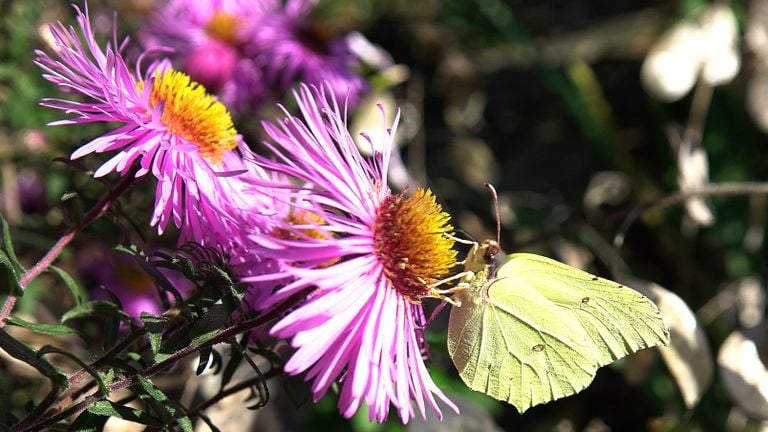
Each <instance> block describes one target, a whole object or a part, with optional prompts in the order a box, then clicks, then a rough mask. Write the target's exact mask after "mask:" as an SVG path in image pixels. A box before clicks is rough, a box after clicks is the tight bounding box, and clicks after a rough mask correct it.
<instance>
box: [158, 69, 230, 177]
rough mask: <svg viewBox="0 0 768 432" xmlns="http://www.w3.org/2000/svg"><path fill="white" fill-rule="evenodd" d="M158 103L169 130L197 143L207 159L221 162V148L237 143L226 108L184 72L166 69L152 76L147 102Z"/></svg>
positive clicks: (164, 122) (227, 148) (222, 150)
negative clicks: (161, 104)
mask: <svg viewBox="0 0 768 432" xmlns="http://www.w3.org/2000/svg"><path fill="white" fill-rule="evenodd" d="M159 103H163V104H164V105H163V114H162V117H161V119H162V122H163V124H164V125H165V126H166V127H167V128H168V130H169V131H171V132H172V133H173V134H175V135H178V136H180V137H182V138H184V139H185V140H187V141H189V142H190V143H192V144H195V145H196V146H197V147H199V148H200V154H201V155H203V157H205V158H206V159H208V160H209V161H210V162H212V163H219V162H221V156H222V153H223V152H225V151H228V150H232V149H234V148H235V147H237V131H236V130H235V127H234V124H233V123H232V117H230V115H229V112H228V111H227V108H226V107H224V105H223V104H222V103H221V102H218V101H217V100H216V99H215V98H214V97H213V96H211V95H209V94H208V93H207V92H206V90H205V87H203V86H202V85H200V84H198V83H196V82H194V81H192V80H191V79H190V78H189V76H187V75H186V74H184V73H182V72H179V71H175V70H167V71H165V72H161V73H158V74H157V75H156V76H155V81H154V84H153V86H152V94H151V96H150V106H151V107H152V108H154V107H155V106H157V104H159Z"/></svg>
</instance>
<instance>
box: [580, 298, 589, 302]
mask: <svg viewBox="0 0 768 432" xmlns="http://www.w3.org/2000/svg"><path fill="white" fill-rule="evenodd" d="M581 302H582V303H584V304H587V303H589V297H584V298H583V299H581Z"/></svg>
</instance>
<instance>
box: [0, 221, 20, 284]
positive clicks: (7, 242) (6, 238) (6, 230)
mask: <svg viewBox="0 0 768 432" xmlns="http://www.w3.org/2000/svg"><path fill="white" fill-rule="evenodd" d="M0 224H2V227H3V250H4V251H5V253H6V254H8V258H9V259H10V261H11V263H12V264H13V265H14V267H15V268H16V271H17V272H18V273H24V272H25V271H26V269H25V268H24V266H22V265H21V261H19V258H18V257H16V252H14V250H13V241H12V240H11V227H10V226H9V225H8V222H7V221H6V220H5V218H4V217H3V215H0Z"/></svg>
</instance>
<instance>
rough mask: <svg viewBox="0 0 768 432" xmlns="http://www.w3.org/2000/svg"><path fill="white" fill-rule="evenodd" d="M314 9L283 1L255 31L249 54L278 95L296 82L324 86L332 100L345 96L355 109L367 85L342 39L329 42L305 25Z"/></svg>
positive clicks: (300, 0)
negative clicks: (329, 91)
mask: <svg viewBox="0 0 768 432" xmlns="http://www.w3.org/2000/svg"><path fill="white" fill-rule="evenodd" d="M315 4H316V1H313V0H287V1H286V4H285V6H283V7H281V8H277V9H275V10H274V11H272V12H271V13H270V14H269V15H268V17H267V18H266V19H265V20H264V21H263V22H262V24H261V25H260V26H259V27H258V28H256V29H255V31H254V33H253V37H254V40H253V43H252V44H250V45H249V49H251V50H255V51H254V54H255V55H256V56H258V57H259V58H261V62H262V64H263V65H264V78H265V79H266V81H267V82H268V83H269V85H270V86H271V87H272V88H273V89H275V90H276V91H277V92H278V93H282V92H284V91H286V90H287V89H288V88H290V87H291V86H292V85H293V84H294V83H296V82H303V83H305V84H309V85H316V86H322V85H324V83H327V84H326V85H329V86H330V87H331V89H332V90H333V94H334V96H336V98H337V99H338V100H344V98H345V97H347V96H348V97H349V99H348V103H349V104H350V105H351V106H356V105H357V103H358V102H359V101H360V99H361V97H362V96H364V95H365V93H367V91H368V84H367V83H366V82H365V80H363V79H362V78H361V77H360V76H359V75H358V74H356V73H355V68H357V67H358V66H359V61H358V59H357V57H355V55H354V54H352V51H351V50H350V48H349V46H348V43H347V40H346V39H345V38H337V39H334V38H330V37H329V36H328V35H327V34H326V33H327V31H325V32H324V31H322V30H321V27H319V26H318V25H317V24H316V23H313V22H312V21H311V19H310V18H311V13H312V9H313V8H314V6H315Z"/></svg>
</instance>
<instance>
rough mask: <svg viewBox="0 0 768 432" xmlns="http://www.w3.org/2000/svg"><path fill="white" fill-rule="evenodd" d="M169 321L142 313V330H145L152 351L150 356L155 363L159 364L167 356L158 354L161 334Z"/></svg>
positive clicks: (161, 339)
mask: <svg viewBox="0 0 768 432" xmlns="http://www.w3.org/2000/svg"><path fill="white" fill-rule="evenodd" d="M168 321H169V319H168V318H166V317H162V316H155V315H151V314H148V313H144V312H142V314H141V322H143V323H144V329H146V330H147V336H148V337H149V346H150V348H151V349H152V355H153V357H154V359H155V361H156V362H161V361H163V360H165V359H166V358H168V354H162V353H160V346H161V344H162V342H163V332H164V331H165V329H166V327H167V324H168Z"/></svg>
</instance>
